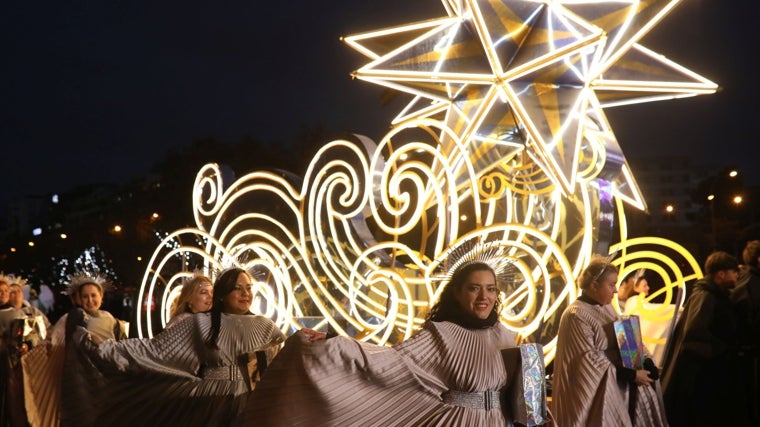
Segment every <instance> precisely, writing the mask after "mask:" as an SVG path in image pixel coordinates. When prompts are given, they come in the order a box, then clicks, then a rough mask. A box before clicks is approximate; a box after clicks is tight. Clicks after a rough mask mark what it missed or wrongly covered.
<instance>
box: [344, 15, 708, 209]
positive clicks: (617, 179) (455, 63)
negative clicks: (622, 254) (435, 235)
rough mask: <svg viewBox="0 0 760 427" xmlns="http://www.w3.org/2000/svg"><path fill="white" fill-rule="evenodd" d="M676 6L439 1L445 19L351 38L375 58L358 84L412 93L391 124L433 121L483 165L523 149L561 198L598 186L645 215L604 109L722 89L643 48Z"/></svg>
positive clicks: (358, 73) (358, 74) (349, 40)
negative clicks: (605, 185) (580, 184)
mask: <svg viewBox="0 0 760 427" xmlns="http://www.w3.org/2000/svg"><path fill="white" fill-rule="evenodd" d="M679 1H680V0H668V1H662V0H650V1H636V0H629V1H574V0H566V1H531V0H499V1H496V0H490V1H489V0H459V1H457V0H443V5H444V7H445V8H446V11H447V12H448V17H445V18H441V19H435V20H430V21H425V22H421V23H415V24H410V25H405V26H401V27H395V28H390V29H385V30H380V31H374V32H371V33H365V34H358V35H354V36H350V37H346V38H345V41H346V42H347V43H348V44H349V45H350V46H352V47H354V48H355V49H357V50H358V51H360V52H362V53H363V54H365V55H366V56H367V57H369V58H370V59H371V60H372V61H371V62H370V63H368V64H367V65H365V66H364V67H362V68H361V69H359V70H357V71H356V72H355V73H354V75H355V76H356V77H357V78H359V79H362V80H366V81H369V82H372V83H376V84H380V85H383V86H386V87H390V88H393V89H397V90H400V91H403V92H407V93H410V94H412V95H414V96H415V98H414V99H413V100H412V102H410V104H409V105H408V106H407V108H405V109H404V111H403V112H402V113H401V114H400V115H399V116H398V117H397V118H396V121H395V122H396V123H398V122H401V121H403V120H406V119H409V118H419V117H436V118H438V119H441V120H442V121H444V122H446V123H447V125H448V126H449V127H450V128H451V129H454V130H455V131H456V132H457V134H458V136H459V137H460V138H461V139H462V140H464V141H467V143H468V145H469V149H470V151H472V152H475V153H478V152H480V153H481V155H480V156H476V157H478V158H482V157H483V156H486V158H491V159H492V161H493V164H494V165H496V164H498V162H500V161H503V160H504V159H505V158H510V157H512V156H514V155H515V154H517V153H518V152H520V151H522V150H525V151H526V152H527V154H528V156H529V158H530V159H531V160H532V161H533V162H535V163H536V164H537V165H538V166H540V167H541V168H542V169H543V171H544V173H546V174H547V175H548V176H549V178H550V179H551V181H552V182H553V183H554V184H555V185H557V186H559V187H560V188H561V189H562V190H563V192H564V193H565V194H566V195H571V194H573V193H574V192H575V183H576V180H577V179H578V178H581V179H594V178H601V179H604V180H605V181H607V182H611V183H612V191H613V194H615V195H616V196H619V197H621V198H622V199H623V200H625V201H626V202H628V203H630V204H632V205H633V206H636V207H638V208H640V209H645V203H644V200H643V197H642V196H641V194H640V192H639V190H638V186H637V185H636V182H635V180H634V179H633V176H632V174H631V172H630V169H629V168H628V165H627V163H626V161H625V158H624V156H623V155H622V151H621V150H620V146H619V144H618V142H617V139H616V138H615V135H614V133H613V132H612V129H611V127H610V126H609V124H608V123H607V120H606V117H605V115H604V112H603V110H602V109H603V108H604V107H610V106H615V105H624V104H630V103H636V102H646V101H653V100H661V99H671V98H677V97H684V96H693V95H697V94H704V93H712V92H714V91H715V90H716V89H717V85H715V84H714V83H712V82H710V81H709V80H707V79H704V78H702V77H700V76H698V75H697V74H695V73H692V72H690V71H688V70H686V69H684V68H683V67H680V66H678V65H677V64H675V63H673V62H671V61H669V60H667V59H665V58H664V57H662V56H660V55H657V54H655V53H654V52H652V51H650V50H648V49H646V48H644V47H643V46H640V45H638V44H637V41H638V40H640V39H641V38H642V37H643V36H644V35H645V34H646V33H647V32H648V31H649V30H650V29H651V28H652V27H653V26H654V25H655V24H657V23H658V22H659V21H660V20H661V19H662V18H663V17H664V16H665V15H666V14H667V13H668V12H670V11H671V10H672V9H673V7H675V6H676V5H677V4H678V3H679ZM424 101H427V102H424ZM494 150H495V151H494ZM487 153H492V154H491V155H490V156H489V155H488V154H487ZM584 153H585V154H584ZM589 161H592V162H596V163H598V164H596V165H589V164H588V163H589ZM487 169H488V167H485V168H483V170H487ZM579 170H591V171H594V173H595V175H592V176H587V175H584V174H580V176H579Z"/></svg>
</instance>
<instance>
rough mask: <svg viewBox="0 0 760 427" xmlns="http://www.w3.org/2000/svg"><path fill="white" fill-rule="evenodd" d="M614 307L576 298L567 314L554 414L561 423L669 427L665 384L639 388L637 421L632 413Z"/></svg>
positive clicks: (560, 337) (562, 329)
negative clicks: (620, 373) (622, 378)
mask: <svg viewBox="0 0 760 427" xmlns="http://www.w3.org/2000/svg"><path fill="white" fill-rule="evenodd" d="M618 318H619V317H618V314H617V313H616V312H615V310H614V308H612V306H611V305H609V304H607V305H604V306H602V305H597V304H589V303H586V302H584V301H581V300H576V301H574V302H573V303H572V304H570V306H568V308H567V310H565V312H564V313H563V314H562V318H561V320H560V324H559V332H558V335H557V353H556V356H555V359H554V374H553V381H552V413H553V415H554V418H555V420H556V425H557V426H561V427H574V426H583V427H586V426H589V427H591V426H600V427H602V426H604V427H607V426H631V425H635V426H666V425H667V419H666V418H665V409H664V405H663V403H662V391H661V389H660V382H659V380H658V381H655V386H653V387H645V386H637V387H636V390H637V396H636V400H635V403H636V406H635V416H634V418H633V422H632V421H631V417H630V415H629V412H628V399H629V390H628V387H629V385H628V384H626V383H620V382H618V380H617V376H616V369H615V366H616V365H621V366H622V362H621V358H620V352H619V350H618V346H617V340H616V338H615V331H614V329H613V322H615V321H616V320H618Z"/></svg>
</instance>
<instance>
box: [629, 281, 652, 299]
mask: <svg viewBox="0 0 760 427" xmlns="http://www.w3.org/2000/svg"><path fill="white" fill-rule="evenodd" d="M633 291H634V292H635V293H637V294H641V295H643V296H647V295H649V283H648V282H647V279H641V280H639V281H638V282H637V283H636V284H635V285H633Z"/></svg>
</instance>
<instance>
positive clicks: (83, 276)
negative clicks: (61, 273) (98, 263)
mask: <svg viewBox="0 0 760 427" xmlns="http://www.w3.org/2000/svg"><path fill="white" fill-rule="evenodd" d="M90 284H92V285H95V286H97V287H99V288H100V293H101V294H104V293H106V291H108V290H110V289H111V288H112V285H111V282H110V281H109V280H108V278H107V277H106V276H105V275H103V274H100V273H94V274H90V273H87V272H85V271H79V272H76V273H74V274H72V275H70V276H69V283H67V284H66V287H67V288H68V290H67V292H66V294H67V295H69V296H70V295H74V294H75V293H77V292H79V288H81V287H82V286H84V285H90Z"/></svg>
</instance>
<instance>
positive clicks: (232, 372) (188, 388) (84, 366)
mask: <svg viewBox="0 0 760 427" xmlns="http://www.w3.org/2000/svg"><path fill="white" fill-rule="evenodd" d="M210 334H211V316H210V314H208V313H203V314H196V315H194V316H190V317H188V318H186V319H183V320H182V321H180V322H178V323H177V324H175V325H173V326H172V327H171V328H169V329H166V330H164V331H162V332H161V333H160V334H158V335H156V336H155V337H154V338H152V339H137V338H135V339H127V340H122V341H108V342H105V343H103V344H101V345H99V346H97V345H95V344H93V343H92V342H91V341H90V340H89V339H88V338H87V336H86V331H85V330H84V329H81V328H80V330H78V331H77V333H75V334H74V340H73V341H74V343H71V342H70V343H67V347H75V348H76V350H78V356H77V357H78V361H79V362H80V365H79V366H78V367H74V368H72V369H73V372H67V369H66V368H65V369H64V375H63V377H64V380H63V384H62V388H63V391H64V399H63V401H64V402H63V403H64V407H63V409H64V411H63V420H65V421H66V423H62V424H63V425H66V424H69V425H77V426H86V425H97V426H103V425H110V426H121V425H124V426H134V425H140V426H146V425H155V426H159V425H161V426H168V425H197V426H225V427H227V426H229V425H231V424H232V422H233V421H234V420H235V419H236V418H237V416H238V414H239V413H240V412H241V410H242V408H243V407H244V404H245V399H246V397H247V396H248V392H250V391H251V388H252V385H251V380H250V378H251V372H249V361H250V357H251V356H252V355H254V354H255V353H256V352H263V354H265V356H266V358H267V359H268V361H271V360H272V359H273V358H274V355H275V354H276V352H277V350H278V348H279V346H280V344H281V343H282V342H283V340H284V335H283V334H282V332H281V331H280V330H279V329H278V328H277V327H276V325H275V324H274V323H273V322H272V321H271V320H270V319H268V318H266V317H262V316H253V315H227V314H222V317H221V328H220V332H219V337H218V340H217V344H218V347H219V348H218V349H211V348H209V347H208V346H207V344H206V341H207V340H208V337H209V336H210ZM67 356H68V349H67ZM87 409H89V412H87Z"/></svg>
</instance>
